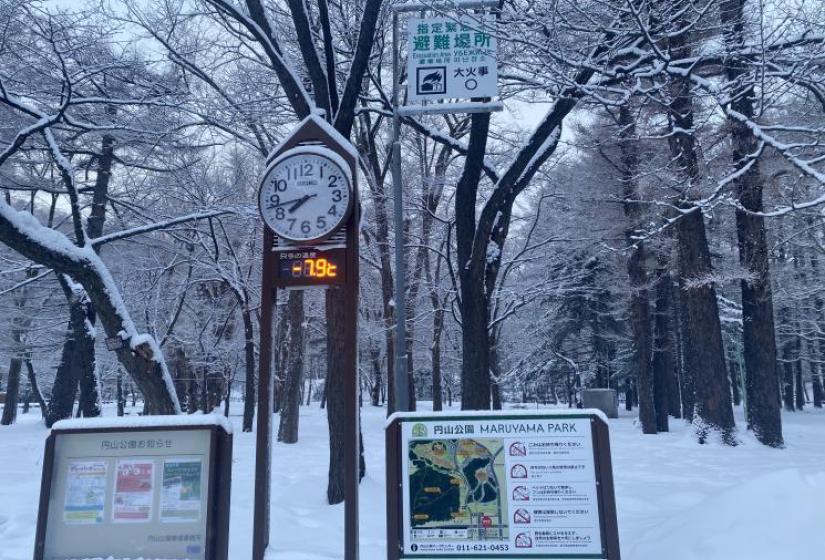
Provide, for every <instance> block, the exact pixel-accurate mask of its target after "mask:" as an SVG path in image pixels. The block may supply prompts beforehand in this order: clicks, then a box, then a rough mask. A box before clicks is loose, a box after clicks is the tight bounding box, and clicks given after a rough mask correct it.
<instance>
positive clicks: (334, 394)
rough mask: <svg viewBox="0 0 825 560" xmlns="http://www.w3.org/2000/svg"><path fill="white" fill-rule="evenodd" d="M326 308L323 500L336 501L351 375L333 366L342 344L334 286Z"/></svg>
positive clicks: (339, 492)
mask: <svg viewBox="0 0 825 560" xmlns="http://www.w3.org/2000/svg"><path fill="white" fill-rule="evenodd" d="M325 295H326V312H327V379H326V387H325V391H326V393H325V394H326V409H327V425H328V426H329V475H328V477H327V502H328V503H329V504H338V503H341V502H343V501H344V486H345V484H344V482H345V481H344V476H345V474H346V473H345V468H344V465H345V464H346V460H347V456H346V453H347V450H346V448H345V447H344V441H345V439H346V437H345V434H344V431H345V430H346V429H347V426H345V425H344V422H343V419H344V418H346V417H347V414H346V406H347V403H346V402H345V401H344V395H345V393H346V390H345V386H346V384H347V383H352V382H353V380H352V379H346V378H344V375H343V368H340V367H337V365H336V364H337V361H338V360H339V359H340V355H339V354H338V353H337V349H338V348H340V347H342V345H343V338H344V337H343V331H342V328H336V327H334V326H333V325H335V326H341V327H342V326H343V325H344V305H345V303H344V302H343V301H341V298H340V297H339V298H335V296H336V295H337V294H336V293H335V291H334V290H327V292H326V294H325Z"/></svg>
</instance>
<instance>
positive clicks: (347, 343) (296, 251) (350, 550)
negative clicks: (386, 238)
mask: <svg viewBox="0 0 825 560" xmlns="http://www.w3.org/2000/svg"><path fill="white" fill-rule="evenodd" d="M318 147H321V148H325V149H327V150H331V151H332V152H334V154H336V155H337V156H338V158H340V159H341V160H343V163H344V164H345V165H346V167H347V169H346V170H345V171H348V172H349V176H350V180H351V186H352V190H351V193H350V197H351V201H350V206H349V209H350V210H349V214H348V217H347V219H346V220H345V221H344V222H343V224H341V225H340V226H339V227H338V229H337V230H335V231H333V232H331V233H330V235H327V236H325V237H324V238H323V239H322V240H321V241H314V242H303V243H287V242H285V241H284V240H283V239H279V238H278V237H277V236H276V235H275V233H274V232H273V231H272V229H270V227H268V226H267V225H264V242H263V274H262V283H261V288H262V289H261V341H260V368H259V373H258V415H257V426H256V428H257V434H256V459H255V508H254V523H253V537H252V539H253V540H252V558H253V560H263V558H264V554H265V552H266V548H267V546H268V545H269V531H270V494H271V460H272V410H273V393H274V391H273V389H274V382H273V381H274V379H273V375H272V370H271V364H272V346H273V340H272V322H273V321H272V313H273V308H274V304H275V301H276V296H277V291H278V289H279V288H281V289H306V288H310V287H324V288H328V289H332V290H340V296H341V297H333V298H331V305H333V306H334V305H336V304H338V305H340V306H341V308H340V309H338V308H333V309H331V311H332V313H333V314H334V315H336V316H338V317H340V318H342V319H343V325H344V328H343V329H342V331H341V334H340V335H339V336H342V337H344V341H343V342H344V344H341V345H340V348H341V351H340V354H339V356H338V357H337V359H336V367H339V368H340V369H341V374H342V375H343V378H344V379H345V380H346V381H345V390H344V402H345V407H346V414H345V418H344V423H345V426H346V432H345V438H344V448H345V455H346V461H345V465H344V470H345V486H344V495H345V545H344V552H345V554H344V558H345V559H346V560H357V558H358V479H359V441H358V438H359V413H358V412H359V411H358V369H357V348H358V345H357V342H358V333H357V331H358V234H359V223H360V218H361V216H360V212H361V209H360V204H359V199H358V182H357V176H358V174H357V171H358V160H357V152H356V151H355V148H354V147H353V146H352V144H350V142H349V141H348V140H346V138H344V137H343V136H341V135H340V134H338V132H337V131H335V129H333V128H332V127H330V126H329V125H328V124H327V123H326V122H325V121H323V120H321V119H320V118H319V117H316V116H310V117H307V118H306V119H304V120H303V121H302V122H301V123H300V124H299V125H298V127H297V128H296V129H295V131H294V132H293V133H292V135H291V136H290V137H288V138H287V139H286V140H284V141H283V142H282V143H281V144H280V145H279V146H278V147H277V148H276V149H275V150H274V151H273V152H272V153H271V154H270V156H269V158H268V160H267V164H268V167H269V166H270V164H273V163H274V162H276V161H277V160H278V159H279V158H281V157H282V156H285V155H286V154H287V152H290V153H292V152H295V153H299V152H301V150H304V151H307V152H311V151H312V150H313V149H315V148H318ZM336 159H337V158H336ZM339 161H340V160H339ZM267 171H269V170H267ZM266 177H267V174H265V175H264V180H266ZM262 186H263V182H262ZM319 263H322V264H323V266H318V264H319ZM316 270H323V271H324V273H323V274H319V273H316ZM293 271H294V274H293ZM328 319H329V318H328ZM327 343H328V344H329V343H330V341H329V340H328V341H327Z"/></svg>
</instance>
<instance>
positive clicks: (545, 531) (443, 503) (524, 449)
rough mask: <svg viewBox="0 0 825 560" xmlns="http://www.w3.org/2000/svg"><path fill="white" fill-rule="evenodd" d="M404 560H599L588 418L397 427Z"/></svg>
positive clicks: (408, 422) (411, 422) (414, 422)
mask: <svg viewBox="0 0 825 560" xmlns="http://www.w3.org/2000/svg"><path fill="white" fill-rule="evenodd" d="M401 455H402V457H404V459H403V460H402V472H401V480H402V481H403V488H404V490H403V500H402V502H403V542H404V552H403V556H404V557H416V556H418V557H422V558H426V557H443V556H455V557H472V556H486V557H490V556H491V555H495V557H497V558H498V557H506V556H522V557H523V556H536V557H560V556H559V555H562V556H564V557H565V558H567V557H570V558H574V557H587V558H601V557H602V552H603V548H602V542H601V530H600V523H599V502H598V495H597V487H596V470H595V464H594V461H595V460H594V454H593V437H592V432H591V421H590V419H589V418H587V417H543V418H535V417H523V418H519V417H518V416H512V417H498V418H472V417H465V418H464V419H461V418H444V419H442V420H439V419H429V418H427V419H425V418H421V419H405V420H404V421H403V422H402V423H401Z"/></svg>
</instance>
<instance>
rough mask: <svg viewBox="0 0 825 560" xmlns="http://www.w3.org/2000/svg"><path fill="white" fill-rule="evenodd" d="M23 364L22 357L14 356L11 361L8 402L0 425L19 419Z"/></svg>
mask: <svg viewBox="0 0 825 560" xmlns="http://www.w3.org/2000/svg"><path fill="white" fill-rule="evenodd" d="M22 366H23V359H22V358H17V357H15V358H12V359H11V362H10V363H9V378H8V381H7V382H6V402H5V403H4V404H3V417H2V418H0V425H2V426H10V425H11V424H14V421H15V420H16V419H17V401H18V399H19V396H20V370H21V369H22Z"/></svg>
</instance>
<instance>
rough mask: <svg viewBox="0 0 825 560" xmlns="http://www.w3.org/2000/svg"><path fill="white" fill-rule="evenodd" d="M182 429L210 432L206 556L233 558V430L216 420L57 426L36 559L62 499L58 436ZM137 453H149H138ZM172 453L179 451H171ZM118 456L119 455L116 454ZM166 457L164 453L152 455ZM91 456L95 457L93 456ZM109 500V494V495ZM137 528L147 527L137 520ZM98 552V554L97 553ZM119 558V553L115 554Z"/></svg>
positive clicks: (48, 451) (46, 461) (47, 457)
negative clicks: (58, 494)
mask: <svg viewBox="0 0 825 560" xmlns="http://www.w3.org/2000/svg"><path fill="white" fill-rule="evenodd" d="M181 431H208V432H209V465H208V478H207V480H208V487H207V489H206V496H205V497H206V530H205V535H204V558H205V559H206V560H228V558H229V555H228V554H229V500H230V489H231V483H232V434H231V433H228V432H227V431H225V430H224V429H223V428H222V427H221V426H219V425H216V424H185V425H179V426H174V425H163V426H160V425H158V426H148V425H146V426H141V425H136V426H132V427H125V426H124V427H101V428H68V429H61V428H53V429H52V431H51V433H50V434H49V436H48V438H47V439H46V447H45V453H44V458H43V474H42V478H41V485H40V501H39V508H38V514H37V527H36V530H35V545H34V557H33V558H34V560H44V558H46V556H45V555H46V554H47V552H48V551H47V549H46V538H47V531H48V521H49V516H50V511H49V508H50V505H51V504H52V503H53V502H55V503H60V502H59V501H56V500H52V499H51V494H52V486H53V482H54V477H55V457H56V452H55V448H56V447H57V441H58V438H61V437H65V436H71V435H77V434H100V435H106V436H112V435H121V436H123V437H129V436H130V435H131V434H136V433H151V434H155V433H157V434H159V435H160V434H163V433H169V432H181ZM135 456H140V457H141V458H143V457H148V455H143V454H136V455H135ZM168 456H169V457H177V456H178V454H176V453H170V454H169V455H168ZM115 457H117V456H115ZM152 457H163V455H152ZM90 459H91V457H90ZM106 499H107V501H108V500H109V497H108V496H107V498H106ZM133 527H135V528H136V529H140V528H143V527H142V526H141V525H140V524H134V525H133ZM95 556H97V555H96V554H95ZM115 558H117V556H115Z"/></svg>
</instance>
